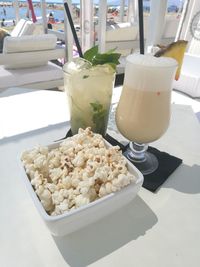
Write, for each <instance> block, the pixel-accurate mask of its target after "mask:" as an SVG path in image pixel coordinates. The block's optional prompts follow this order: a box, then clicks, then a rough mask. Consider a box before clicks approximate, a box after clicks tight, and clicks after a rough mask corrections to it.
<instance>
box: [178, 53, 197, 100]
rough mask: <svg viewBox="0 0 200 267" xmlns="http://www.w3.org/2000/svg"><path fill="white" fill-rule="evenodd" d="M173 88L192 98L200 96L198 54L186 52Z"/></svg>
mask: <svg viewBox="0 0 200 267" xmlns="http://www.w3.org/2000/svg"><path fill="white" fill-rule="evenodd" d="M173 88H174V89H176V90H178V91H181V92H183V93H185V94H187V95H189V96H191V97H193V98H200V56H199V55H194V54H190V53H186V54H185V56H184V60H183V65H182V69H181V75H180V78H179V80H178V81H174V84H173Z"/></svg>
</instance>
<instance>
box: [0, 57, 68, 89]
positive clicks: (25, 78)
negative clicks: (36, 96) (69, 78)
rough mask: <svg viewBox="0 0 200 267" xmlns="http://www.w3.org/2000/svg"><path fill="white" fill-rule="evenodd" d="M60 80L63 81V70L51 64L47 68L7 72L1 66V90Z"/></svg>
mask: <svg viewBox="0 0 200 267" xmlns="http://www.w3.org/2000/svg"><path fill="white" fill-rule="evenodd" d="M60 79H63V71H62V68H61V67H59V66H57V65H55V64H53V63H51V62H49V63H48V65H46V66H41V67H37V68H26V69H15V70H7V69H5V68H4V66H0V81H1V82H0V90H1V89H5V88H8V87H15V86H23V85H26V84H34V83H39V82H45V81H48V82H50V81H55V80H60Z"/></svg>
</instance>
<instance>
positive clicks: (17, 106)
mask: <svg viewBox="0 0 200 267" xmlns="http://www.w3.org/2000/svg"><path fill="white" fill-rule="evenodd" d="M119 95H120V88H115V89H114V97H113V109H112V110H114V108H115V106H116V104H115V103H116V102H117V100H118V98H119ZM0 96H1V97H0V125H1V128H0V205H1V206H0V210H1V219H0V229H1V234H0V248H1V249H0V266H1V267H28V266H29V267H36V266H37V267H66V266H71V267H79V266H95V267H98V266H99V267H112V266H113V267H118V266H119V267H122V266H123V267H126V266H127V267H132V266H137V267H147V266H149V267H151V266H152V267H161V266H162V267H165V266H166V267H168V266H172V267H177V266H180V267H184V266H185V267H186V266H187V267H188V266H192V267H198V266H199V265H200V253H199V252H200V243H199V240H200V227H199V226H200V124H199V122H198V120H197V118H196V116H195V115H194V112H193V110H192V108H191V106H190V105H183V104H178V101H177V104H173V105H172V118H171V124H170V127H169V129H168V131H167V133H166V134H165V135H164V136H163V137H162V138H160V139H159V140H158V141H156V142H154V143H152V144H151V145H153V146H155V147H157V148H159V149H160V150H163V151H167V152H169V153H171V154H173V155H175V156H178V157H180V158H182V159H183V164H182V165H181V166H180V167H179V168H178V169H177V170H176V171H175V172H174V173H173V174H172V175H171V176H170V177H169V179H168V180H167V181H166V182H165V183H164V184H163V185H162V186H161V188H160V189H159V190H158V191H157V192H156V193H151V192H149V191H147V190H146V189H144V188H142V189H141V190H140V192H139V194H138V196H137V197H136V198H135V199H134V200H133V201H132V202H131V203H129V204H128V205H127V206H125V207H124V208H123V209H120V210H118V211H117V212H115V213H113V214H110V215H109V216H107V217H105V218H104V219H102V220H100V221H98V222H97V223H94V224H91V225H89V226H87V227H85V228H83V229H81V230H79V231H77V232H75V233H72V234H70V235H68V236H64V237H53V236H52V235H51V234H50V233H49V231H48V229H47V228H46V226H45V224H44V223H43V221H42V219H41V218H40V216H39V214H38V213H37V210H36V208H35V207H34V204H33V202H32V199H31V197H30V196H29V193H28V192H27V191H26V188H25V187H24V184H23V181H22V179H21V177H20V171H19V155H20V153H21V152H22V151H24V150H25V149H27V148H32V147H34V146H35V145H37V144H46V143H51V142H52V141H54V140H57V139H59V138H62V137H64V135H65V133H66V130H67V128H68V127H69V123H68V120H69V115H68V111H67V105H66V97H65V94H64V93H63V92H56V91H48V90H46V91H31V90H27V89H21V88H13V89H9V90H7V91H6V92H4V93H2V94H1V95H0ZM174 97H175V96H174ZM174 99H175V98H174ZM195 105H196V106H195V108H196V109H198V108H200V107H199V105H200V103H197V104H196V102H195ZM108 129H109V133H110V134H112V135H113V136H114V137H117V138H118V139H119V140H120V141H122V139H123V138H122V137H121V136H120V135H119V134H118V133H117V130H116V128H115V126H114V112H112V113H111V119H110V124H109V128H108Z"/></svg>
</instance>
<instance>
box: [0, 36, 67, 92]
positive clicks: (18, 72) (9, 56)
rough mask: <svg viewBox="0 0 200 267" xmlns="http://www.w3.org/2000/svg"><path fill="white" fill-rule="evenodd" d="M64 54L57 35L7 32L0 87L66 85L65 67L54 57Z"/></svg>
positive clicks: (42, 87)
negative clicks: (64, 83)
mask: <svg viewBox="0 0 200 267" xmlns="http://www.w3.org/2000/svg"><path fill="white" fill-rule="evenodd" d="M59 58H65V50H64V48H63V47H60V46H57V38H56V36H55V35H51V34H48V35H45V34H43V35H36V36H34V35H25V36H20V37H11V36H8V37H6V38H5V40H4V46H3V53H2V54H0V77H1V83H0V91H2V90H4V89H6V88H8V87H13V86H21V87H23V86H26V87H30V88H41V89H49V88H58V87H59V86H63V72H62V68H61V67H60V66H58V65H56V64H54V63H52V62H50V61H51V60H55V59H59Z"/></svg>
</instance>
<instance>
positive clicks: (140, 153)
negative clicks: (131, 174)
mask: <svg viewBox="0 0 200 267" xmlns="http://www.w3.org/2000/svg"><path fill="white" fill-rule="evenodd" d="M129 147H130V151H129V154H128V157H129V159H130V160H132V161H136V162H144V161H145V160H146V158H145V152H146V151H147V148H148V145H147V144H139V143H135V142H130V143H129Z"/></svg>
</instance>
